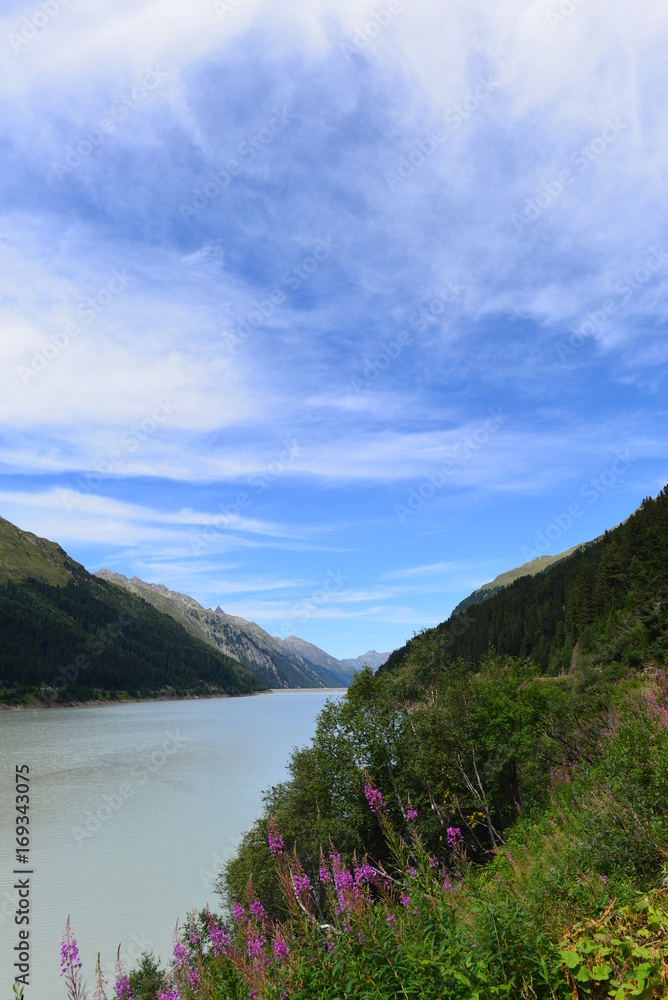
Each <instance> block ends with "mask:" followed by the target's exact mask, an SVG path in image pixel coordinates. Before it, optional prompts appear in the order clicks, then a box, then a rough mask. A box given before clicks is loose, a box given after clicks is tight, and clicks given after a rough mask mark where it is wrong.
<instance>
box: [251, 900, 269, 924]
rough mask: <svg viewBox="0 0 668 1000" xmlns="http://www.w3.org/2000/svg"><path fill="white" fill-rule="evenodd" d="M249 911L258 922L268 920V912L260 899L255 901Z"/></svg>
mask: <svg viewBox="0 0 668 1000" xmlns="http://www.w3.org/2000/svg"><path fill="white" fill-rule="evenodd" d="M249 909H250V911H251V913H252V914H253V916H254V917H255V919H256V920H266V919H267V911H266V910H265V908H264V906H263V905H262V903H261V902H260V900H259V899H254V900H253V902H252V903H251V905H250V907H249Z"/></svg>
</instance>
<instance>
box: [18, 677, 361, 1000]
mask: <svg viewBox="0 0 668 1000" xmlns="http://www.w3.org/2000/svg"><path fill="white" fill-rule="evenodd" d="M340 694H341V693H340V692H323V691H289V692H284V691H281V692H276V693H272V694H268V695H261V696H256V697H252V698H234V699H232V698H230V699H212V700H204V701H178V702H152V703H143V704H142V703H140V704H129V705H118V706H105V707H102V708H97V707H83V708H64V709H57V710H53V711H32V710H30V711H12V712H2V713H0V990H1V991H2V995H3V996H5V995H6V996H9V995H10V993H11V983H12V981H13V979H14V970H13V962H14V960H15V958H14V957H13V947H14V945H15V944H17V943H18V937H17V931H18V928H17V927H16V926H15V924H14V911H15V909H16V899H17V893H16V891H15V890H14V889H13V885H14V881H15V876H14V875H13V874H12V872H13V870H14V868H15V867H16V865H15V843H14V823H15V814H14V794H15V790H14V774H15V766H16V765H17V764H19V765H20V764H24V763H27V764H28V765H29V766H30V799H31V805H30V819H31V822H30V828H31V845H30V868H31V869H32V870H33V871H34V874H33V875H32V876H30V883H31V884H30V891H31V897H30V905H31V925H30V930H31V937H30V951H31V953H32V959H31V985H30V988H29V989H27V990H26V994H25V996H26V1000H61V998H63V1000H64V997H65V989H64V984H63V981H62V980H61V979H60V977H59V972H60V967H59V962H60V939H61V935H62V930H63V927H64V924H65V920H66V918H67V916H68V914H69V915H70V918H71V924H72V930H73V932H74V934H75V937H76V938H77V941H78V944H79V950H80V953H81V957H82V960H83V962H84V970H85V972H86V974H87V979H88V982H89V984H92V979H93V975H92V974H93V969H94V966H95V959H96V956H97V952H98V951H100V952H101V963H102V967H103V969H106V970H107V972H108V973H109V975H108V978H109V979H112V978H113V977H112V972H113V965H114V960H115V956H116V949H117V948H118V945H119V944H120V945H121V957H122V958H124V959H125V962H126V965H128V966H131V965H132V964H134V961H133V960H134V959H136V958H137V957H138V956H139V954H140V953H141V951H143V950H152V951H154V952H155V954H156V955H159V956H160V957H161V958H162V960H163V964H166V963H167V961H168V959H169V957H170V954H171V941H172V935H173V931H174V925H175V923H176V920H177V918H180V919H183V917H184V916H185V915H186V913H187V911H188V910H190V909H192V908H193V907H195V908H197V909H200V908H201V907H203V906H205V905H206V903H209V904H210V905H211V908H212V909H214V910H216V909H220V904H219V900H218V898H217V897H216V895H215V893H214V892H213V881H214V878H215V875H216V874H217V873H218V871H219V870H220V868H221V866H222V864H223V862H224V861H225V860H226V859H227V858H228V857H229V856H230V855H231V854H232V853H233V852H234V850H235V847H236V846H237V844H238V843H239V839H240V836H241V834H242V833H243V832H244V830H246V829H248V827H249V826H250V825H251V824H252V822H253V820H254V819H255V818H256V817H257V816H258V815H259V813H260V811H261V807H262V790H263V789H266V788H269V787H270V786H271V785H273V784H276V783H277V782H278V781H280V780H282V779H283V778H284V777H285V773H286V771H285V765H286V762H287V759H288V757H289V754H290V751H291V749H292V748H293V747H295V746H303V745H304V744H306V743H308V741H309V740H310V738H311V736H312V735H313V732H314V730H315V719H316V716H317V714H318V712H319V711H320V709H321V708H322V707H323V705H324V704H325V701H326V699H327V698H328V697H335V698H337V697H340ZM91 993H92V989H91Z"/></svg>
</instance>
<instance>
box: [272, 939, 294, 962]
mask: <svg viewBox="0 0 668 1000" xmlns="http://www.w3.org/2000/svg"><path fill="white" fill-rule="evenodd" d="M274 955H275V956H276V959H277V960H278V961H279V962H282V961H283V960H284V959H286V958H288V957H289V955H290V949H289V948H288V946H287V944H286V943H285V940H284V939H283V938H282V937H280V936H279V937H276V938H274Z"/></svg>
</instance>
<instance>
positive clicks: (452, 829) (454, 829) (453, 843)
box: [446, 826, 463, 850]
mask: <svg viewBox="0 0 668 1000" xmlns="http://www.w3.org/2000/svg"><path fill="white" fill-rule="evenodd" d="M446 835H447V838H448V847H450V848H451V849H452V850H454V849H455V847H457V846H458V845H459V844H461V842H462V840H463V837H462V831H461V830H460V829H459V827H458V826H449V827H448V829H447V830H446Z"/></svg>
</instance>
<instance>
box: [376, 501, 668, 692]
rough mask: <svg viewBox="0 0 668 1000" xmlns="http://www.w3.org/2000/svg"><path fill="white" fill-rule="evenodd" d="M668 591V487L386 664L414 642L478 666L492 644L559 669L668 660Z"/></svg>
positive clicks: (550, 670) (396, 662)
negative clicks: (617, 522)
mask: <svg viewBox="0 0 668 1000" xmlns="http://www.w3.org/2000/svg"><path fill="white" fill-rule="evenodd" d="M529 565H531V564H529ZM667 595H668V487H667V488H665V489H663V490H662V491H661V493H659V495H658V497H656V499H652V498H649V497H648V498H646V499H645V500H643V502H642V504H641V505H640V507H639V508H638V509H637V510H636V511H635V513H634V514H632V515H631V516H630V517H629V518H628V519H627V520H626V521H624V522H623V523H622V524H620V525H618V526H617V527H616V528H613V529H612V530H611V531H606V532H605V534H604V535H602V536H601V537H599V538H597V539H595V540H594V541H592V542H588V543H587V544H586V545H582V546H579V547H577V548H576V549H574V550H573V551H572V552H571V554H570V555H566V557H565V558H561V559H559V560H558V561H556V562H553V563H552V565H550V566H548V567H547V568H546V569H544V570H543V571H541V572H537V573H534V574H533V575H522V576H520V577H519V578H518V579H516V580H515V581H514V582H513V583H510V584H509V585H508V586H505V587H503V588H502V589H500V590H498V591H496V592H495V593H494V594H492V596H490V597H488V598H487V599H485V600H483V601H482V603H474V604H471V605H470V606H469V607H467V608H465V609H464V610H463V611H460V612H459V613H458V614H454V613H453V614H452V615H451V616H450V618H449V619H448V620H447V621H445V622H443V623H441V624H440V625H438V626H436V628H434V629H429V630H427V631H426V632H424V633H422V634H421V635H420V636H419V637H417V638H414V639H411V640H409V641H408V642H407V643H406V645H405V646H403V647H402V648H401V649H399V650H395V652H394V653H392V655H391V656H390V658H389V659H388V661H387V662H386V663H385V664H384V666H383V667H381V670H383V671H385V670H396V669H397V668H398V667H399V666H400V665H401V664H403V663H405V662H406V661H407V659H408V657H409V655H410V653H411V650H412V648H413V647H414V644H415V643H416V642H417V643H418V644H419V648H422V649H424V648H426V646H428V645H431V646H432V647H433V654H434V655H435V656H438V657H439V658H440V657H445V658H447V659H448V660H461V661H463V662H464V663H469V664H471V665H472V666H476V665H477V664H479V663H480V662H482V660H483V658H484V657H485V656H486V655H487V652H488V651H489V649H490V648H493V649H495V650H496V651H497V652H498V653H499V654H500V655H502V656H512V657H518V658H521V659H524V658H530V659H532V660H533V662H534V663H535V664H536V666H537V667H538V668H539V669H540V670H541V671H542V672H543V673H545V674H552V675H554V674H560V673H565V672H569V671H572V670H574V669H575V668H576V666H578V665H579V664H587V663H590V664H591V663H593V662H594V661H596V662H597V663H606V662H613V661H614V662H621V663H622V664H626V665H628V666H629V667H635V666H637V665H638V664H639V663H640V662H643V661H644V662H647V663H652V662H662V661H664V660H665V659H666V658H667V657H668V634H667V633H668V603H667V601H666V596H667ZM416 648H417V647H416Z"/></svg>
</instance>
